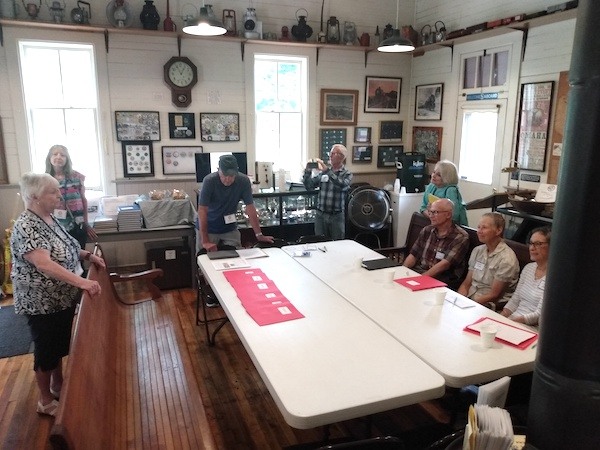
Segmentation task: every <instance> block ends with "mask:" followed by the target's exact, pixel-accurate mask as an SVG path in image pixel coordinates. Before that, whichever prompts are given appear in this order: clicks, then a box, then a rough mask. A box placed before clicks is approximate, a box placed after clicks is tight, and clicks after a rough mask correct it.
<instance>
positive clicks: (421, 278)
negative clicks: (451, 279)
mask: <svg viewBox="0 0 600 450" xmlns="http://www.w3.org/2000/svg"><path fill="white" fill-rule="evenodd" d="M394 281H395V282H396V283H398V284H401V285H402V286H404V287H407V288H409V289H410V290H411V291H422V290H423V289H431V288H436V287H444V286H447V284H446V283H444V282H443V281H440V280H436V279H435V278H433V277H430V276H429V275H417V276H416V277H406V278H400V279H398V280H394Z"/></svg>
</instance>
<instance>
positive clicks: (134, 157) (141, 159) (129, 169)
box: [121, 141, 154, 177]
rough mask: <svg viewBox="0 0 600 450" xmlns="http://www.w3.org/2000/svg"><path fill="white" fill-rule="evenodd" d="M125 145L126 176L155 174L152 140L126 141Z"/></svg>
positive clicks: (124, 163)
mask: <svg viewBox="0 0 600 450" xmlns="http://www.w3.org/2000/svg"><path fill="white" fill-rule="evenodd" d="M121 146H122V147H123V175H124V176H125V177H152V176H154V156H153V155H152V142H148V141H126V142H122V143H121Z"/></svg>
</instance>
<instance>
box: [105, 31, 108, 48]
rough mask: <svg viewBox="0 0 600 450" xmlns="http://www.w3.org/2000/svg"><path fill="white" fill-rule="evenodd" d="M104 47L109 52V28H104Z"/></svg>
mask: <svg viewBox="0 0 600 450" xmlns="http://www.w3.org/2000/svg"><path fill="white" fill-rule="evenodd" d="M104 49H105V50H106V53H108V30H104Z"/></svg>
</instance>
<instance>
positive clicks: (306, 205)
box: [236, 191, 319, 246]
mask: <svg viewBox="0 0 600 450" xmlns="http://www.w3.org/2000/svg"><path fill="white" fill-rule="evenodd" d="M318 192H319V191H285V192H270V193H261V194H254V195H253V198H254V206H255V207H256V212H257V213H258V220H259V222H260V227H261V228H262V230H263V233H264V234H266V235H269V236H273V237H276V238H280V239H284V240H286V241H288V242H295V241H296V239H298V238H299V237H300V236H305V235H311V234H314V233H315V227H314V222H315V214H316V208H317V195H318ZM236 218H237V222H238V228H239V229H240V232H241V233H242V245H244V246H245V245H246V244H245V243H248V244H249V245H251V243H253V242H254V241H255V239H254V231H253V230H252V227H251V226H250V223H249V222H248V217H247V216H246V214H245V206H244V205H243V203H241V202H240V203H239V204H238V211H237V214H236Z"/></svg>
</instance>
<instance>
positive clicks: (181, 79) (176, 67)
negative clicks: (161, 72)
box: [168, 61, 194, 87]
mask: <svg viewBox="0 0 600 450" xmlns="http://www.w3.org/2000/svg"><path fill="white" fill-rule="evenodd" d="M168 73H169V80H171V82H172V83H173V84H174V85H175V86H179V87H186V86H189V85H190V84H191V83H192V81H193V80H194V70H193V69H192V67H191V66H190V65H189V64H187V63H186V62H184V61H175V62H174V63H173V64H171V67H169V72H168Z"/></svg>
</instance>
